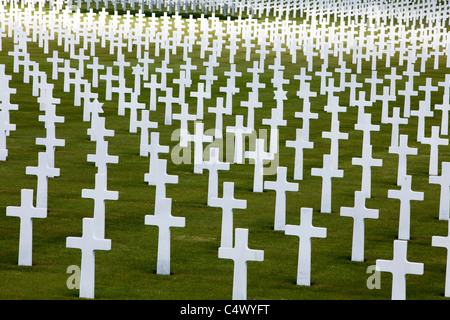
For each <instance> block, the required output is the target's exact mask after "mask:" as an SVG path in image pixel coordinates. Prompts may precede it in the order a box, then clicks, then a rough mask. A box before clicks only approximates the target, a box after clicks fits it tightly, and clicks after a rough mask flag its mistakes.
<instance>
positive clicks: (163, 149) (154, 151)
mask: <svg viewBox="0 0 450 320" xmlns="http://www.w3.org/2000/svg"><path fill="white" fill-rule="evenodd" d="M168 152H169V146H164V145H160V144H159V132H152V133H151V134H150V144H149V145H147V146H145V148H144V154H145V156H146V155H148V154H149V153H150V167H149V173H153V172H154V170H155V169H154V168H156V167H157V164H156V162H157V161H158V157H159V156H158V154H160V153H168ZM153 163H154V165H153Z"/></svg>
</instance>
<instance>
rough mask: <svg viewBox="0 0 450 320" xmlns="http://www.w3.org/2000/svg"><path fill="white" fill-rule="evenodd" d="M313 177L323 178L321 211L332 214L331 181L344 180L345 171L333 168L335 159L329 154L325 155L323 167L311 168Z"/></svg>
mask: <svg viewBox="0 0 450 320" xmlns="http://www.w3.org/2000/svg"><path fill="white" fill-rule="evenodd" d="M311 175H312V176H319V177H322V195H321V200H320V211H321V212H324V213H331V198H332V197H331V194H332V193H331V191H332V189H331V186H332V184H331V179H332V178H342V177H343V176H344V170H340V169H337V168H335V167H334V166H333V158H332V156H331V155H329V154H324V155H323V167H322V168H311Z"/></svg>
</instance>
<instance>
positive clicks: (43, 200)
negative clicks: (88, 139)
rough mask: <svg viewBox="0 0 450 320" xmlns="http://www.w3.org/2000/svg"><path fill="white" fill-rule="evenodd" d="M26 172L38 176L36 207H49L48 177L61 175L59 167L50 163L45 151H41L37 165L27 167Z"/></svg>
mask: <svg viewBox="0 0 450 320" xmlns="http://www.w3.org/2000/svg"><path fill="white" fill-rule="evenodd" d="M25 170H26V174H29V175H36V176H37V192H36V208H43V209H47V196H48V178H49V177H50V178H54V177H58V176H59V171H60V170H59V168H54V167H50V166H49V165H48V157H47V154H46V153H45V152H39V154H38V165H37V167H26V168H25Z"/></svg>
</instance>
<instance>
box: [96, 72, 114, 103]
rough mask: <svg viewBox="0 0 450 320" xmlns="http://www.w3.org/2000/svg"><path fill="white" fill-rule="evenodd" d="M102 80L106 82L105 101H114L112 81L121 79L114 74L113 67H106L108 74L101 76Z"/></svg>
mask: <svg viewBox="0 0 450 320" xmlns="http://www.w3.org/2000/svg"><path fill="white" fill-rule="evenodd" d="M100 80H105V81H106V87H105V89H106V90H105V100H108V101H110V100H112V81H118V80H119V77H118V76H116V75H114V74H113V73H112V67H106V74H104V75H103V74H102V75H100Z"/></svg>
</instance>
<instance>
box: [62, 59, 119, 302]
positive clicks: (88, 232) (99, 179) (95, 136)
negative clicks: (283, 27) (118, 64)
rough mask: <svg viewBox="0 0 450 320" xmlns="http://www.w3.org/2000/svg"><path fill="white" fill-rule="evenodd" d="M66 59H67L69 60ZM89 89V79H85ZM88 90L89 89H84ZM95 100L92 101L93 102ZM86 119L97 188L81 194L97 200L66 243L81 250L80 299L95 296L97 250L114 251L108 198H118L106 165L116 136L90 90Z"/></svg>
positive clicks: (89, 157) (89, 158) (111, 159)
mask: <svg viewBox="0 0 450 320" xmlns="http://www.w3.org/2000/svg"><path fill="white" fill-rule="evenodd" d="M66 61H67V60H66ZM84 85H85V86H86V90H87V91H88V90H89V88H90V85H89V82H88V81H87V80H84ZM85 93H86V92H85ZM92 99H93V101H92ZM83 107H84V109H83V111H84V112H83V120H84V121H90V122H91V128H89V129H88V131H87V133H88V135H89V136H90V140H91V141H94V142H95V143H96V149H95V150H96V152H95V154H88V155H87V161H88V162H93V163H94V164H95V166H96V167H97V173H96V174H95V185H94V189H82V190H81V197H82V198H87V199H93V200H94V212H93V217H92V218H91V217H89V218H83V223H82V228H83V229H82V230H83V231H82V232H83V234H82V237H67V239H66V246H67V247H68V248H75V249H80V250H81V268H80V269H81V274H80V292H79V296H80V298H90V299H92V298H94V295H95V251H96V250H111V240H110V239H106V238H105V218H106V216H105V213H106V212H105V200H118V198H119V193H118V191H111V190H108V187H107V182H108V175H107V167H108V164H116V163H118V161H119V159H118V157H117V156H111V155H109V154H108V141H107V140H105V138H106V137H113V136H114V130H110V129H106V127H105V118H104V117H102V116H101V115H100V114H101V113H103V110H102V104H101V103H99V102H98V99H97V94H94V93H91V94H89V91H88V94H87V95H86V96H85V98H84V106H83Z"/></svg>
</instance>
